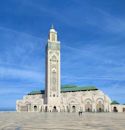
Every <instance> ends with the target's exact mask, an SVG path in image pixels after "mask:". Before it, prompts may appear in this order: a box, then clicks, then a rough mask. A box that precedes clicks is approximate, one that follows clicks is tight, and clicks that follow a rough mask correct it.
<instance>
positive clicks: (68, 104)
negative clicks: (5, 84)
mask: <svg viewBox="0 0 125 130" xmlns="http://www.w3.org/2000/svg"><path fill="white" fill-rule="evenodd" d="M60 84H61V83H60V42H59V41H58V38H57V32H56V30H55V29H54V28H53V27H52V28H51V29H50V32H49V37H48V43H47V46H46V80H45V85H46V86H45V91H44V90H43V91H38V92H33V93H30V94H28V95H26V96H24V97H23V99H22V100H17V102H16V110H17V111H18V112H21V111H27V112H55V111H57V112H78V111H83V112H112V111H115V109H116V110H117V111H119V112H122V111H123V110H124V111H125V106H124V105H116V106H115V105H114V106H113V105H111V99H110V98H109V97H108V96H107V95H105V94H104V93H103V92H102V91H101V90H98V89H96V88H94V89H92V88H87V89H82V88H81V89H77V88H68V89H67V88H66V89H67V91H63V90H62V89H61V85H60Z"/></svg>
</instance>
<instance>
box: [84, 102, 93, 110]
mask: <svg viewBox="0 0 125 130" xmlns="http://www.w3.org/2000/svg"><path fill="white" fill-rule="evenodd" d="M85 111H86V112H92V104H91V103H90V102H87V103H86V105H85Z"/></svg>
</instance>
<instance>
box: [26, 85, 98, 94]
mask: <svg viewBox="0 0 125 130" xmlns="http://www.w3.org/2000/svg"><path fill="white" fill-rule="evenodd" d="M94 90H98V89H97V88H96V87H94V86H85V87H80V86H75V85H64V86H62V87H61V92H62V93H64V92H77V91H94ZM44 93H45V91H44V90H39V91H32V92H30V93H28V95H37V94H44Z"/></svg>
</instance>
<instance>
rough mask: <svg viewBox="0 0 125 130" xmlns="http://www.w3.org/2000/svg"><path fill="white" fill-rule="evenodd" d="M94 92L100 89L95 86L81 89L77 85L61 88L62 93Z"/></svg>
mask: <svg viewBox="0 0 125 130" xmlns="http://www.w3.org/2000/svg"><path fill="white" fill-rule="evenodd" d="M94 90H98V89H97V88H96V87H94V86H85V87H80V86H75V85H65V86H62V87H61V92H76V91H94Z"/></svg>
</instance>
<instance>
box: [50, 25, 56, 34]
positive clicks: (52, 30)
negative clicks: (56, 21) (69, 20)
mask: <svg viewBox="0 0 125 130" xmlns="http://www.w3.org/2000/svg"><path fill="white" fill-rule="evenodd" d="M50 32H55V33H56V30H55V29H54V26H53V24H52V25H51V29H50Z"/></svg>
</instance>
